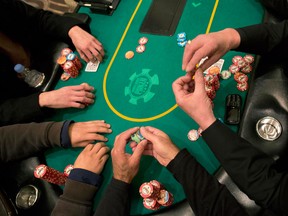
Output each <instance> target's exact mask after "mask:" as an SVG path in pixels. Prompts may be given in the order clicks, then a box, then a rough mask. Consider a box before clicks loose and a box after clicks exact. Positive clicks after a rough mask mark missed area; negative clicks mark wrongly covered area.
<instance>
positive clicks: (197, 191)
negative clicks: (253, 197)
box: [167, 150, 246, 216]
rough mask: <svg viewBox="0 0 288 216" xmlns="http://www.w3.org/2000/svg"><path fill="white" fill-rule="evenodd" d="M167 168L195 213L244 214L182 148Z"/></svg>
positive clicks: (226, 191)
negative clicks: (180, 186)
mask: <svg viewBox="0 0 288 216" xmlns="http://www.w3.org/2000/svg"><path fill="white" fill-rule="evenodd" d="M167 169H168V170H169V171H170V172H171V173H172V174H173V175H174V177H175V178H176V179H177V180H178V181H179V183H180V184H181V185H182V186H183V188H184V191H185V194H186V197H187V199H188V202H189V204H190V206H191V207H192V209H193V211H194V212H195V214H197V215H209V216H211V215H217V216H219V215H229V216H230V215H246V213H245V212H244V211H243V210H242V208H241V207H240V205H239V204H238V203H237V201H236V200H235V198H234V197H233V196H232V195H231V193H230V192H229V191H228V190H227V188H226V187H225V186H224V185H221V184H220V183H219V182H218V181H217V180H216V178H214V177H213V176H211V175H210V174H209V173H208V172H207V171H206V170H205V169H204V168H203V167H202V166H201V165H200V164H199V163H198V162H197V161H196V160H195V159H194V158H193V157H192V156H191V155H190V154H189V153H188V151H187V150H182V151H180V152H179V153H178V155H177V156H176V157H175V159H174V160H172V161H171V162H170V163H169V164H168V166H167Z"/></svg>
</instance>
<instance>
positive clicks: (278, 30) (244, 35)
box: [236, 20, 288, 56]
mask: <svg viewBox="0 0 288 216" xmlns="http://www.w3.org/2000/svg"><path fill="white" fill-rule="evenodd" d="M236 30H237V31H238V33H239V34H240V38H241V43H240V46H239V47H238V48H237V49H236V50H237V51H242V52H247V53H253V54H260V55H263V54H267V53H271V52H272V53H275V54H276V55H279V56H280V55H281V56H287V54H288V20H285V21H282V22H280V23H262V24H257V25H251V26H247V27H243V28H238V29H236Z"/></svg>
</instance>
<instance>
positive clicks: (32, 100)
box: [0, 92, 53, 126]
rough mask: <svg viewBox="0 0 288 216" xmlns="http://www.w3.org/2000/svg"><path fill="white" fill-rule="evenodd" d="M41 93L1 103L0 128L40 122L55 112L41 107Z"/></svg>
mask: <svg viewBox="0 0 288 216" xmlns="http://www.w3.org/2000/svg"><path fill="white" fill-rule="evenodd" d="M40 93H41V92H39V93H34V94H31V95H28V96H25V97H19V98H11V99H6V100H3V101H2V102H0V126H3V125H10V124H16V123H28V122H31V121H40V120H43V118H44V117H45V116H46V117H47V115H49V114H50V113H52V112H53V110H52V109H49V108H41V107H40V105H39V94H40Z"/></svg>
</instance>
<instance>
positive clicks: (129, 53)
mask: <svg viewBox="0 0 288 216" xmlns="http://www.w3.org/2000/svg"><path fill="white" fill-rule="evenodd" d="M133 57H134V52H133V51H128V52H126V53H125V58H126V59H132V58H133Z"/></svg>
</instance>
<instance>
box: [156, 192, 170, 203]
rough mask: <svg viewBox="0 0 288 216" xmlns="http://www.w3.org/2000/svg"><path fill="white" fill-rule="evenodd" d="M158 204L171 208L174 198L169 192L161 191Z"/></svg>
mask: <svg viewBox="0 0 288 216" xmlns="http://www.w3.org/2000/svg"><path fill="white" fill-rule="evenodd" d="M157 202H158V203H159V204H160V205H162V206H171V205H172V204H173V202H174V197H173V195H172V194H171V193H170V192H169V191H167V190H160V193H159V197H158V199H157Z"/></svg>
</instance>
